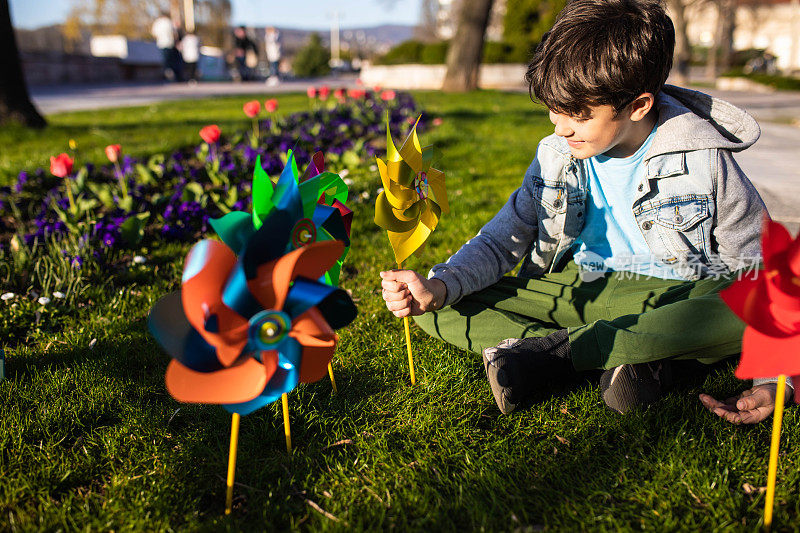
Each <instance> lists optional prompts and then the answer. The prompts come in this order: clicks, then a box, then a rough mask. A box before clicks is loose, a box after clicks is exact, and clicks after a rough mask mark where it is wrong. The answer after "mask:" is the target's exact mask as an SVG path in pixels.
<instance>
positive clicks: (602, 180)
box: [573, 128, 683, 279]
mask: <svg viewBox="0 0 800 533" xmlns="http://www.w3.org/2000/svg"><path fill="white" fill-rule="evenodd" d="M655 133H656V128H653V131H651V132H650V135H649V136H648V137H647V139H645V141H644V143H642V146H640V147H639V149H638V150H636V153H634V154H633V155H632V156H630V157H608V156H605V155H603V154H600V155H596V156H594V157H590V158H588V159H586V161H585V163H586V165H585V166H586V172H587V175H588V176H587V177H588V182H589V199H588V201H587V208H586V225H585V226H584V227H583V231H581V234H580V235H579V236H578V238H577V239H576V241H575V244H574V245H573V251H574V261H575V263H577V264H578V265H579V266H581V268H583V269H584V270H589V271H608V270H613V271H626V272H634V273H637V274H639V275H643V276H654V277H658V278H663V279H683V278H681V277H680V276H678V275H676V274H675V272H674V271H673V270H672V268H670V267H668V266H666V265H663V264H662V263H660V262H659V259H660V258H658V257H653V256H652V252H651V251H650V247H649V246H647V241H645V240H644V235H642V232H641V230H640V229H639V227H638V225H637V224H636V219H635V218H634V216H633V211H632V210H631V207H632V206H633V201H634V199H635V197H636V186H637V184H638V183H639V182H640V181H641V180H642V178H643V177H644V175H645V172H646V171H647V169H646V166H645V164H644V155H645V154H646V153H647V150H648V148H650V144H651V143H652V142H653V137H654V136H655Z"/></svg>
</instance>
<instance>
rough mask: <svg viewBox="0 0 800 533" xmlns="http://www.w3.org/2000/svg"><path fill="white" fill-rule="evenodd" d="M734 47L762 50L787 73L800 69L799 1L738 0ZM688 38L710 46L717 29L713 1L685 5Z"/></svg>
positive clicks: (696, 42)
mask: <svg viewBox="0 0 800 533" xmlns="http://www.w3.org/2000/svg"><path fill="white" fill-rule="evenodd" d="M738 4H739V5H738V7H737V9H736V29H735V31H734V34H733V47H734V49H735V50H748V49H758V50H765V51H767V52H769V53H770V54H772V55H774V56H775V57H776V58H777V66H778V68H779V69H780V70H782V71H783V72H786V73H797V72H800V0H739V3H738ZM686 20H687V30H688V35H689V41H690V42H691V43H692V44H693V45H700V46H711V45H712V44H713V42H714V35H715V33H716V31H717V8H716V6H715V5H714V3H713V2H692V3H690V4H689V5H688V6H687V8H686Z"/></svg>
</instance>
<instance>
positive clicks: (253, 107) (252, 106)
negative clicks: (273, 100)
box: [242, 100, 261, 118]
mask: <svg viewBox="0 0 800 533" xmlns="http://www.w3.org/2000/svg"><path fill="white" fill-rule="evenodd" d="M242 109H244V114H245V115H247V116H248V117H250V118H253V117H255V116H256V115H258V114H259V113H260V112H261V104H260V103H259V101H258V100H250V101H249V102H247V103H246V104H244V106H243V107H242Z"/></svg>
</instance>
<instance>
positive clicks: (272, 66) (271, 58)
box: [264, 26, 282, 85]
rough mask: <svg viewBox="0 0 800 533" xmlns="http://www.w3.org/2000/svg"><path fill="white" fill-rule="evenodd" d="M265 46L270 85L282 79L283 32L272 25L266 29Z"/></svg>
mask: <svg viewBox="0 0 800 533" xmlns="http://www.w3.org/2000/svg"><path fill="white" fill-rule="evenodd" d="M264 47H265V48H266V51H267V63H268V65H269V77H268V78H267V84H268V85H277V84H278V82H279V81H280V79H281V74H280V70H279V67H280V62H281V52H282V50H281V33H280V32H279V31H278V30H277V29H276V28H274V27H272V26H270V27H268V28H267V29H266V30H265V31H264Z"/></svg>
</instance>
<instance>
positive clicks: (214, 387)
mask: <svg viewBox="0 0 800 533" xmlns="http://www.w3.org/2000/svg"><path fill="white" fill-rule="evenodd" d="M296 218H297V216H296V213H293V212H289V211H286V210H284V209H282V208H280V207H279V208H276V209H273V210H272V211H271V212H270V213H269V215H267V216H266V217H265V218H263V219H262V220H261V225H260V228H259V229H258V230H256V231H254V232H253V233H252V235H250V236H249V237H248V238H246V240H244V241H243V242H241V243H239V244H240V245H239V248H238V250H237V252H238V255H237V253H234V250H232V249H231V248H230V247H229V246H228V245H227V244H225V243H223V242H219V241H214V240H203V241H200V242H199V243H197V244H196V245H195V246H194V247H193V248H192V250H191V251H190V252H189V255H188V256H187V258H186V264H185V266H184V271H183V278H182V285H181V290H180V291H178V292H175V293H172V294H169V295H167V296H165V297H164V298H162V299H161V300H160V301H159V302H158V303H156V305H155V306H154V307H153V309H152V311H151V313H150V317H149V327H150V330H151V332H152V333H153V335H154V337H155V338H156V339H157V340H158V342H159V343H160V344H161V346H162V347H163V348H164V349H165V350H166V351H167V353H169V355H171V356H172V357H173V360H172V361H171V362H170V364H169V367H168V369H167V374H166V383H167V388H168V390H169V392H170V394H172V396H173V397H174V398H175V399H177V400H179V401H183V402H192V403H211V404H222V405H223V406H224V407H225V408H226V409H227V410H228V411H230V412H232V413H238V414H241V415H246V414H249V413H251V412H253V411H255V410H256V409H258V408H260V407H263V406H264V405H267V404H269V403H271V402H273V401H275V400H276V399H278V398H279V397H280V396H281V395H282V394H285V393H288V392H289V391H291V390H292V389H293V388H294V387H295V386H296V385H297V383H298V382H304V383H307V382H313V381H317V380H319V379H320V378H322V377H323V376H324V375H325V370H326V368H327V365H328V363H329V361H330V359H331V357H332V356H333V353H334V350H335V346H336V340H337V337H336V334H335V333H334V332H333V330H334V329H337V328H340V327H343V326H345V325H347V324H349V323H350V322H351V321H352V320H353V319H354V318H355V316H356V308H355V306H354V305H353V302H352V300H351V299H350V297H349V296H348V295H347V293H346V292H345V291H343V290H341V289H338V288H335V287H333V286H331V285H328V284H325V283H321V282H320V281H318V280H319V279H320V278H321V277H322V276H323V275H324V274H325V272H326V271H327V270H329V269H330V268H331V266H333V265H334V264H335V263H336V261H337V259H338V258H339V257H340V256H341V254H342V251H343V249H344V243H342V242H341V241H339V240H324V241H322V240H320V241H317V242H309V243H307V244H305V245H303V246H301V247H298V248H296V249H293V250H291V251H288V252H287V249H289V248H291V247H292V244H291V242H292V240H293V239H295V238H300V237H299V234H300V233H301V232H302V231H303V228H302V226H298V222H297V221H296Z"/></svg>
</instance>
